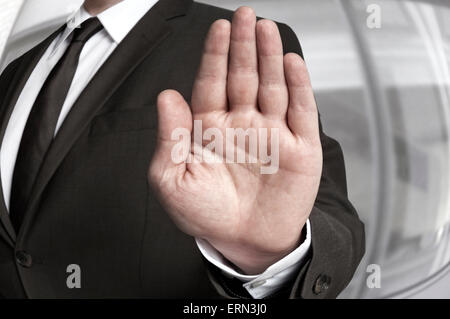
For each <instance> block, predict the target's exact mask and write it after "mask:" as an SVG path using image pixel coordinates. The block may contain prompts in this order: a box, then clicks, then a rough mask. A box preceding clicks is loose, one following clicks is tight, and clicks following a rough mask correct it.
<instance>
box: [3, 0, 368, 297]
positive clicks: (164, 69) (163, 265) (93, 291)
mask: <svg viewBox="0 0 450 319" xmlns="http://www.w3.org/2000/svg"><path fill="white" fill-rule="evenodd" d="M231 17H232V12H230V11H227V10H224V9H219V8H215V7H211V6H207V5H203V4H197V3H193V2H192V1H191V0H161V1H160V2H159V3H158V4H157V5H156V6H155V7H154V8H153V9H151V10H150V11H149V12H148V13H147V14H146V15H145V16H144V18H143V19H142V20H141V21H140V22H139V23H138V24H137V25H136V27H135V28H134V29H133V30H132V31H131V32H130V34H129V35H128V36H127V37H126V38H125V39H124V40H123V42H122V43H121V44H120V45H119V46H118V48H117V49H116V50H115V51H114V53H113V54H112V55H111V56H110V57H109V59H108V60H107V61H106V63H105V64H104V65H103V66H102V67H101V69H100V70H99V71H98V73H97V75H96V76H95V77H94V78H93V79H92V81H91V82H90V84H89V85H88V86H87V88H86V89H85V90H84V92H83V93H82V94H81V96H80V97H79V99H78V100H77V101H76V103H75V105H74V106H73V108H72V110H71V112H70V113H69V115H68V117H67V118H66V120H65V123H64V124H63V126H62V127H61V129H60V131H59V132H58V134H57V136H56V138H55V140H54V143H53V144H52V146H51V149H50V151H49V152H48V154H47V157H46V160H45V163H44V165H43V167H42V169H41V171H40V173H39V176H38V179H37V182H36V185H35V188H34V190H33V194H32V199H31V201H30V202H29V205H28V209H27V212H26V217H25V220H24V223H23V225H22V227H21V229H20V231H19V232H18V233H16V232H15V231H14V229H13V227H12V226H11V222H10V220H9V217H8V214H7V211H6V207H5V204H4V199H3V195H2V194H1V195H0V196H1V198H0V219H1V223H0V295H1V296H3V297H6V298H23V297H30V298H103V297H114V298H115V297H125V298H126V297H152V298H175V297H179V298H185V297H186V298H194V297H204V298H209V297H213V298H214V297H220V296H221V295H220V294H219V293H218V291H221V292H222V293H223V294H226V295H228V296H234V297H237V296H240V297H248V295H247V294H246V293H245V291H243V289H240V284H237V283H236V281H235V280H230V279H228V278H226V277H224V276H223V275H222V274H221V273H220V271H217V269H216V268H214V267H213V266H211V265H208V264H207V263H205V262H204V260H203V258H202V256H201V254H200V253H199V251H198V249H197V247H196V245H195V242H194V240H193V238H191V237H189V236H187V235H185V234H183V233H182V232H181V231H179V230H178V229H177V228H176V227H175V225H174V224H173V223H172V221H171V220H170V219H169V217H168V215H167V214H166V213H165V212H164V211H163V209H162V208H161V206H160V205H159V204H158V202H157V200H156V198H155V195H154V194H153V193H152V192H151V191H150V190H149V187H148V184H147V178H146V174H147V168H148V165H149V162H150V159H151V156H152V153H153V150H154V146H155V134H156V125H157V124H156V123H157V121H156V120H157V114H156V107H155V102H156V97H157V95H158V93H159V92H161V91H162V90H164V89H168V88H171V89H176V90H178V91H179V92H181V93H182V94H183V95H184V96H185V97H186V99H187V100H189V99H190V94H191V89H192V85H193V81H194V78H195V75H196V71H197V67H198V64H199V60H200V57H201V53H202V47H203V41H204V38H205V35H206V33H207V31H208V28H209V26H210V25H211V23H212V22H213V21H215V20H216V19H219V18H225V19H231ZM279 26H280V30H281V34H282V38H283V42H284V49H285V51H286V52H297V53H299V54H301V48H300V45H299V43H298V40H297V38H296V36H295V34H294V33H293V32H292V30H291V29H289V27H287V26H286V25H283V24H280V25H279ZM56 34H57V32H55V33H54V34H52V35H51V36H50V37H48V38H47V39H46V40H44V41H43V42H42V43H41V44H39V45H38V46H37V47H35V48H33V49H32V50H31V51H29V52H27V53H26V54H24V55H23V56H21V57H20V58H18V59H17V60H15V61H14V62H12V63H11V64H10V65H9V66H8V67H7V69H6V70H5V71H4V72H3V74H2V75H1V78H0V116H1V117H0V120H1V122H0V125H1V126H0V138H1V139H2V138H3V135H4V132H5V128H6V125H7V123H8V120H9V117H10V115H11V112H12V109H13V107H14V105H15V103H16V101H17V98H18V96H19V94H20V92H21V90H22V89H23V87H24V84H25V82H26V80H27V78H28V77H29V75H30V73H31V72H32V70H33V68H34V66H35V65H36V63H37V62H38V60H39V58H40V56H41V55H42V54H43V52H44V51H45V49H46V48H47V46H48V45H49V44H50V43H51V41H52V40H53V39H54V38H55V36H56ZM321 134H322V143H323V151H324V169H323V176H322V182H321V186H320V191H319V195H318V197H317V201H316V204H315V207H314V209H313V211H312V214H311V217H310V221H311V225H312V250H311V254H310V256H309V258H308V261H307V262H306V263H305V264H304V265H303V267H302V268H301V270H300V271H299V273H298V275H297V276H296V278H294V279H293V280H292V282H290V283H289V284H288V285H287V286H286V288H285V289H283V290H282V291H280V292H279V293H278V294H276V296H279V297H289V296H290V297H293V298H326V297H328V298H329V297H336V296H337V295H338V293H339V292H340V291H341V290H342V289H343V288H344V287H345V286H346V285H347V284H348V282H349V280H350V279H351V278H352V275H353V273H354V271H355V268H356V266H357V265H358V263H359V261H360V259H361V257H362V255H363V252H364V231H363V225H362V224H361V222H360V221H359V219H358V217H357V214H356V212H355V210H354V209H353V207H352V205H351V204H350V202H349V201H348V199H347V193H346V179H345V171H344V161H343V156H342V152H341V148H340V147H339V145H338V143H337V142H336V141H334V140H333V139H331V138H329V137H327V136H326V135H324V134H323V132H322V133H321ZM70 264H77V265H79V266H80V267H81V288H80V289H69V288H68V287H67V285H66V279H67V276H68V275H69V273H67V266H68V265H70ZM274 297H275V296H274Z"/></svg>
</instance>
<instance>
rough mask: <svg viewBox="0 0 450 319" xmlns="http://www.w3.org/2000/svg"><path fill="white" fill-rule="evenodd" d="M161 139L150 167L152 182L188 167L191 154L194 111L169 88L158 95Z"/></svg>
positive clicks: (176, 173) (157, 181)
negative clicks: (187, 161)
mask: <svg viewBox="0 0 450 319" xmlns="http://www.w3.org/2000/svg"><path fill="white" fill-rule="evenodd" d="M157 108H158V140H157V144H156V150H155V154H154V155H153V159H152V162H151V163H150V168H149V180H150V182H151V183H156V184H160V182H162V180H163V179H167V178H173V177H175V176H176V175H178V174H182V173H184V171H185V170H186V159H187V157H188V156H189V154H190V146H191V132H192V113H191V109H190V107H189V105H188V104H187V102H186V101H185V100H184V98H183V97H182V96H181V94H180V93H178V92H177V91H174V90H166V91H163V92H161V93H160V94H159V96H158V102H157Z"/></svg>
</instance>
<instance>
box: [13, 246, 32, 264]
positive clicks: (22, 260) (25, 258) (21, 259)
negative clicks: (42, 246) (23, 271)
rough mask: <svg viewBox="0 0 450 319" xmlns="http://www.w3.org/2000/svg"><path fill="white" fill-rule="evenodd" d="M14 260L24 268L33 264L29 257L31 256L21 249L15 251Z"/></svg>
mask: <svg viewBox="0 0 450 319" xmlns="http://www.w3.org/2000/svg"><path fill="white" fill-rule="evenodd" d="M16 261H17V263H18V264H19V265H21V266H22V267H25V268H30V267H31V265H32V264H33V259H32V258H31V256H30V255H29V254H27V253H26V252H25V251H23V250H19V251H17V252H16Z"/></svg>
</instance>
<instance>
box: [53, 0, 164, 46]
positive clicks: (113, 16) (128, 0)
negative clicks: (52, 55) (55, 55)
mask: <svg viewBox="0 0 450 319" xmlns="http://www.w3.org/2000/svg"><path fill="white" fill-rule="evenodd" d="M157 2H158V0H122V1H121V2H119V3H118V4H116V5H114V6H112V7H111V8H109V9H107V10H105V11H103V12H102V13H100V14H99V15H97V18H98V19H99V20H100V22H101V23H102V25H103V27H104V28H105V30H106V32H107V33H108V35H109V36H110V37H111V39H112V40H113V41H114V42H115V43H116V44H119V43H120V42H122V40H123V39H124V38H125V37H126V36H127V34H128V33H129V32H130V31H131V30H132V29H133V27H134V26H135V25H136V24H137V23H138V22H139V20H141V19H142V17H143V16H144V15H145V14H146V13H147V11H148V10H150V9H151V8H152V7H153V6H154V5H155V4H156V3H157ZM89 18H92V16H91V15H90V14H89V13H88V12H87V11H86V9H85V8H84V6H81V7H80V8H79V9H78V10H77V11H76V12H75V13H73V14H72V15H71V16H70V17H69V19H68V20H67V23H66V28H65V29H64V32H63V33H62V34H61V35H60V37H59V39H58V40H57V42H56V44H55V46H54V48H53V52H55V51H56V50H57V49H58V48H59V46H60V45H61V44H62V43H63V42H64V41H65V40H66V39H67V38H68V37H69V36H70V35H71V34H72V32H73V30H74V29H75V28H78V27H79V26H80V24H82V23H83V22H84V21H86V20H87V19H89Z"/></svg>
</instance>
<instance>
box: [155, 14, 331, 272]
mask: <svg viewBox="0 0 450 319" xmlns="http://www.w3.org/2000/svg"><path fill="white" fill-rule="evenodd" d="M158 115H159V118H158V122H159V130H158V146H157V149H156V152H155V155H154V157H153V159H152V162H151V164H150V169H149V182H150V184H151V185H152V186H153V187H154V189H155V191H156V192H157V193H158V195H159V199H160V201H161V203H162V204H163V206H164V207H165V209H166V210H167V212H168V213H169V215H170V216H171V217H172V219H173V220H174V222H175V223H176V224H177V225H178V227H180V229H182V230H183V231H184V232H186V233H187V234H189V235H192V236H195V237H200V238H203V239H205V240H207V241H208V242H209V243H210V244H211V245H213V246H214V247H215V248H216V249H217V250H218V251H220V252H221V253H222V254H223V255H224V256H225V257H226V258H227V259H228V260H230V261H231V262H233V263H234V264H235V265H236V266H238V267H239V268H240V269H242V270H243V271H244V272H246V273H249V274H253V273H260V272H261V271H263V270H264V269H265V268H267V267H268V266H270V265H271V264H273V263H274V262H276V261H277V260H279V259H281V258H282V257H284V256H285V255H287V254H288V253H290V252H291V251H292V250H293V249H295V248H296V247H297V245H298V244H299V240H300V238H301V232H302V229H303V227H304V225H305V223H306V220H307V218H308V216H309V214H310V212H311V209H312V207H313V205H314V201H315V198H316V195H317V191H318V187H319V183H320V176H321V170H322V149H321V144H320V137H319V126H318V125H319V123H318V114H317V108H316V104H315V101H314V96H313V92H312V89H311V84H310V80H309V76H308V72H307V69H306V66H305V64H304V62H303V60H302V58H301V57H300V56H298V55H297V54H293V53H290V54H287V55H285V56H284V55H283V48H282V43H281V37H280V33H279V31H278V28H277V26H276V24H275V23H273V22H271V21H268V20H261V21H258V22H257V21H256V17H255V14H254V12H253V11H252V10H251V9H250V8H246V7H243V8H240V9H238V10H237V11H236V13H235V15H234V17H233V21H232V23H231V24H230V22H228V21H226V20H218V21H216V22H215V23H214V24H213V25H212V26H211V29H210V31H209V34H208V36H207V39H206V42H205V49H204V53H203V57H202V61H201V65H200V69H199V73H198V75H197V79H196V81H195V84H194V90H193V94H192V101H191V106H189V105H188V103H187V102H186V101H185V100H184V99H183V97H182V96H181V95H180V94H179V93H177V92H176V91H172V90H168V91H164V92H162V93H161V94H160V96H159V98H158ZM194 123H195V124H194ZM198 123H201V128H200V129H199V126H198V125H199V124H198ZM179 128H183V129H185V130H186V131H187V132H189V133H190V136H189V141H187V142H186V143H188V144H189V145H188V147H189V150H190V151H189V152H187V153H183V152H181V154H182V158H181V159H182V160H181V161H180V160H177V161H174V158H173V154H174V147H176V145H179V144H180V143H179V140H174V139H173V133H174V131H175V130H176V129H179ZM230 128H235V129H242V131H243V132H247V133H248V132H249V131H250V130H254V131H253V132H256V135H248V136H247V138H245V141H246V144H244V147H242V144H239V138H235V137H234V136H233V135H228V134H227V133H229V132H227V129H230ZM196 129H197V130H196ZM211 129H213V130H215V132H219V133H220V135H221V136H222V137H223V141H222V140H220V139H219V138H218V135H217V134H216V135H214V138H213V137H212V136H211V134H209V135H208V134H206V137H207V138H206V140H205V135H204V133H205V132H208V131H209V132H212V130H211ZM199 130H200V131H199ZM235 132H237V131H235ZM264 132H266V133H264ZM263 133H264V134H263ZM196 134H197V135H196ZM198 134H199V135H200V136H201V137H203V140H201V142H200V143H198V140H197V137H198V136H199V135H198ZM265 134H267V135H265ZM251 136H253V137H254V138H255V139H254V141H258V145H257V147H256V148H254V147H253V148H252V146H251V143H250V140H252V138H251ZM201 137H200V138H201ZM208 137H209V139H208ZM211 141H214V142H215V146H216V147H215V148H214V149H212V148H210V147H208V144H209V143H211ZM263 144H264V145H263ZM210 145H211V144H210ZM266 148H267V152H262V151H261V150H266ZM261 152H262V153H261ZM264 154H266V155H267V156H264ZM275 155H276V156H275ZM208 156H209V157H208ZM239 156H243V157H241V159H242V158H245V161H240V160H238V159H239ZM278 156H279V158H278ZM205 158H209V159H210V160H205ZM212 158H213V159H214V160H211V159H212ZM269 159H270V160H271V161H270V163H269V161H268V160H269Z"/></svg>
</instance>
